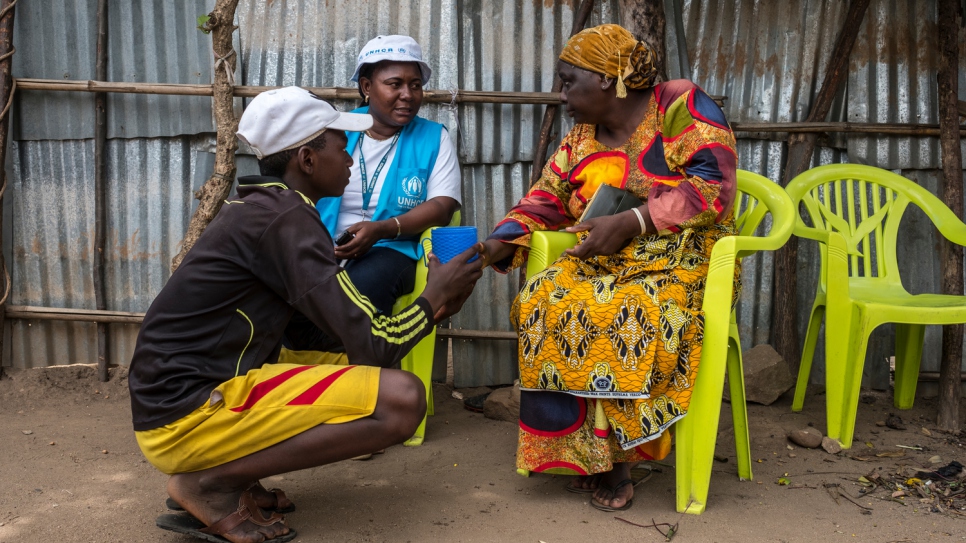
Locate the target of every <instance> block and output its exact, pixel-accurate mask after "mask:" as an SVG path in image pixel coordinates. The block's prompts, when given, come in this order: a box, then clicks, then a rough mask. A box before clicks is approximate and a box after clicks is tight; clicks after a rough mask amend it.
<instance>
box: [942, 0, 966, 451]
mask: <svg viewBox="0 0 966 543" xmlns="http://www.w3.org/2000/svg"><path fill="white" fill-rule="evenodd" d="M961 16H962V14H961V13H960V12H959V2H958V0H939V4H938V18H939V73H938V74H937V80H938V83H939V126H940V127H941V128H940V130H941V132H942V134H941V135H940V137H939V143H940V147H941V149H942V166H943V183H942V195H943V196H942V199H943V203H944V204H946V205H947V206H949V209H950V210H951V211H952V212H953V213H955V214H956V216H957V217H960V218H962V216H963V156H962V151H961V149H960V146H959V145H960V127H959V111H958V105H959V100H958V98H957V96H958V95H959V21H960V19H961ZM941 249H942V251H941V253H942V257H941V258H942V260H941V262H942V293H943V294H954V295H957V296H962V295H963V248H962V247H961V246H960V245H958V244H955V243H952V242H950V241H948V240H946V239H945V238H942V245H941ZM942 345H943V346H942V357H941V361H940V365H939V413H938V417H937V421H936V422H937V424H938V425H939V428H940V429H942V430H946V431H949V432H958V431H959V430H960V427H959V402H960V399H959V398H960V395H961V391H960V386H959V374H960V365H961V364H962V357H963V325H962V324H953V325H946V326H943V344H942Z"/></svg>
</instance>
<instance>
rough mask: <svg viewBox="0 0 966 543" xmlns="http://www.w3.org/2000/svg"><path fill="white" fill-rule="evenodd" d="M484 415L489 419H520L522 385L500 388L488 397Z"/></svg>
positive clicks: (484, 404) (512, 420) (484, 405)
mask: <svg viewBox="0 0 966 543" xmlns="http://www.w3.org/2000/svg"><path fill="white" fill-rule="evenodd" d="M483 416H485V417H486V418H488V419H495V420H505V421H507V422H514V423H515V422H519V421H520V385H513V386H512V387H504V388H498V389H496V390H494V391H493V392H491V393H490V395H489V396H487V397H486V401H485V402H484V403H483Z"/></svg>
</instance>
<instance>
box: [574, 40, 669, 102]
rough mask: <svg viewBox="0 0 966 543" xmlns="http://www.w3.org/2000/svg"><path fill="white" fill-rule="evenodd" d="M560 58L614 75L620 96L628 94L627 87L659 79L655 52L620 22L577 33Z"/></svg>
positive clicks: (642, 84) (648, 86) (647, 85)
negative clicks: (655, 63)
mask: <svg viewBox="0 0 966 543" xmlns="http://www.w3.org/2000/svg"><path fill="white" fill-rule="evenodd" d="M560 60H562V61H564V62H567V63H569V64H573V65H574V66H577V67H578V68H583V69H585V70H590V71H592V72H597V73H599V74H604V75H605V76H607V77H613V78H614V79H616V80H617V97H618V98H624V97H626V96H627V88H626V87H630V88H632V89H646V88H650V87H653V86H654V81H655V79H656V78H657V67H656V66H655V65H654V51H653V50H652V49H651V48H650V47H648V46H647V44H645V43H644V42H642V41H638V40H636V39H634V36H633V35H632V34H631V33H630V32H628V31H627V29H625V28H624V27H622V26H620V25H614V24H606V25H600V26H595V27H593V28H587V29H585V30H582V31H581V32H579V33H577V34H574V35H573V37H571V38H570V40H568V41H567V45H565V46H564V49H563V51H562V52H561V53H560Z"/></svg>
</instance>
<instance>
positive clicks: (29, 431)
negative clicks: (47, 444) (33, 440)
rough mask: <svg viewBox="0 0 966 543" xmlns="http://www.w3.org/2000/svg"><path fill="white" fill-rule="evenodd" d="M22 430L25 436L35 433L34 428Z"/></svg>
mask: <svg viewBox="0 0 966 543" xmlns="http://www.w3.org/2000/svg"><path fill="white" fill-rule="evenodd" d="M20 431H21V432H23V435H25V436H29V435H30V434H32V433H34V431H33V430H20Z"/></svg>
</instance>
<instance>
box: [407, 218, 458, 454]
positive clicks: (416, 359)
mask: <svg viewBox="0 0 966 543" xmlns="http://www.w3.org/2000/svg"><path fill="white" fill-rule="evenodd" d="M459 224H460V212H459V211H456V213H453V218H452V219H450V221H449V224H448V225H447V226H459ZM433 230H435V227H434V228H429V229H427V230H426V231H425V232H423V233H422V235H421V236H420V237H419V239H420V240H424V239H426V238H429V237H430V234H431V233H432V231H433ZM428 245H429V242H428V241H427V242H426V245H425V246H424V247H426V246H428ZM428 273H429V267H428V266H427V265H426V259H424V258H421V259H419V260H418V261H417V262H416V285H415V286H414V287H413V291H412V292H410V293H409V294H404V295H402V296H400V297H399V298H396V303H395V304H394V305H393V306H392V312H393V314H396V313H399V312H400V311H401V310H402V309H404V308H406V307H408V306H409V305H411V304H412V303H413V302H415V301H416V298H419V296H420V295H421V294H422V293H423V289H425V288H426V276H427V275H428ZM435 352H436V327H435V326H434V327H433V331H432V332H430V333H429V335H428V336H426V337H424V338H423V339H422V341H420V342H419V343H417V344H416V346H415V347H413V349H412V350H411V351H409V354H407V355H406V356H405V357H404V358H403V359H402V361H401V362H400V367H401V368H402V369H404V370H406V371H408V372H410V373H414V374H416V377H419V380H420V381H422V382H423V386H425V387H426V415H424V416H423V422H421V423H419V428H417V429H416V433H415V434H413V437H411V438H409V439H408V440H406V442H405V443H403V445H406V446H407V447H416V446H419V445H422V444H423V441H424V439H425V437H426V417H428V416H429V415H432V414H433V411H434V410H433V356H434V354H435Z"/></svg>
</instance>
